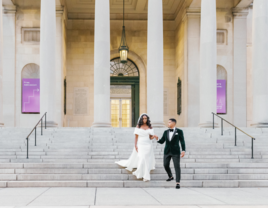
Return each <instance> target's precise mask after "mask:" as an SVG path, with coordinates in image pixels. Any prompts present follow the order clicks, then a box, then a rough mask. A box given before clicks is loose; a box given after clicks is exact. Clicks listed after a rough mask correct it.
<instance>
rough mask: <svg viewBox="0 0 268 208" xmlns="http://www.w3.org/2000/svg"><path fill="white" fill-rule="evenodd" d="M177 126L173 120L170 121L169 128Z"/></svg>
mask: <svg viewBox="0 0 268 208" xmlns="http://www.w3.org/2000/svg"><path fill="white" fill-rule="evenodd" d="M175 125H176V123H175V122H173V121H171V120H169V121H168V128H170V129H173V128H174V127H175Z"/></svg>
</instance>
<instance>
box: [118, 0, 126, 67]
mask: <svg viewBox="0 0 268 208" xmlns="http://www.w3.org/2000/svg"><path fill="white" fill-rule="evenodd" d="M124 10H125V0H123V29H122V37H121V43H120V47H119V49H118V50H119V53H120V62H121V63H123V64H125V63H127V54H128V51H129V50H128V46H127V39H126V32H125V25H124V16H125V11H124Z"/></svg>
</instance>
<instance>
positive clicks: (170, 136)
mask: <svg viewBox="0 0 268 208" xmlns="http://www.w3.org/2000/svg"><path fill="white" fill-rule="evenodd" d="M175 130H176V128H175V127H174V128H173V132H171V131H169V141H171V139H172V137H173V134H174V133H175Z"/></svg>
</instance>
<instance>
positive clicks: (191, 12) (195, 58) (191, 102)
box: [184, 8, 200, 127]
mask: <svg viewBox="0 0 268 208" xmlns="http://www.w3.org/2000/svg"><path fill="white" fill-rule="evenodd" d="M184 21H185V26H186V28H185V31H186V34H187V35H186V37H185V41H186V48H187V49H186V55H185V57H184V58H185V59H184V60H185V62H186V67H187V69H186V70H185V72H184V74H185V78H186V82H185V83H184V84H186V88H187V93H186V97H187V99H186V102H187V112H184V113H187V114H186V115H187V119H186V126H188V127H196V126H198V124H199V114H200V112H199V110H200V109H199V106H200V97H199V80H200V75H199V67H200V63H199V62H200V51H199V47H200V9H196V8H194V9H189V8H188V9H187V11H186V14H185V17H184Z"/></svg>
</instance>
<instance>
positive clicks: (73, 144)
mask: <svg viewBox="0 0 268 208" xmlns="http://www.w3.org/2000/svg"><path fill="white" fill-rule="evenodd" d="M182 129H183V131H184V136H185V141H186V150H187V151H186V155H185V158H183V159H182V160H181V168H182V181H181V186H182V187H268V129H256V128H244V129H243V130H245V131H246V132H247V133H249V134H251V135H252V136H254V137H255V138H256V140H255V141H254V159H251V138H249V137H247V136H244V135H243V134H242V133H241V134H240V133H239V132H238V137H237V146H236V147H235V146H234V129H233V128H225V129H224V136H221V135H220V129H215V130H212V129H200V128H182ZM164 130H165V129H155V133H156V134H157V135H158V136H161V135H162V133H163V131H164ZM133 131H134V129H133V128H122V129H119V128H118V129H117V128H103V129H100V128H54V129H46V130H44V135H43V136H41V135H40V129H38V136H37V146H34V137H33V135H34V134H33V135H32V136H31V138H30V141H29V159H26V139H25V138H26V136H27V134H28V133H29V132H30V129H26V128H7V127H2V128H0V187H174V186H175V182H166V181H165V180H166V179H167V175H166V173H165V170H164V168H163V165H162V158H163V148H164V145H160V144H157V143H156V142H154V147H155V149H154V152H155V157H156V163H157V164H156V170H154V171H152V173H151V181H150V182H143V181H142V180H137V179H136V178H135V176H133V175H132V174H131V172H128V171H127V170H125V169H123V168H121V167H119V166H118V165H117V164H115V163H114V162H115V161H118V160H120V159H127V158H128V157H129V156H130V154H131V151H132V149H133V145H134V135H133ZM171 166H172V162H171ZM173 173H174V170H173ZM174 175H175V174H174Z"/></svg>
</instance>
